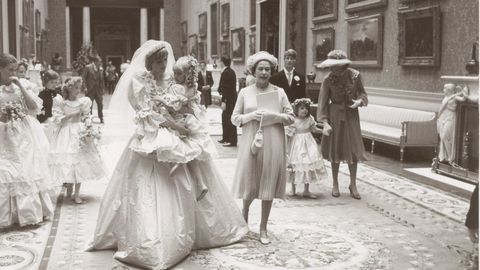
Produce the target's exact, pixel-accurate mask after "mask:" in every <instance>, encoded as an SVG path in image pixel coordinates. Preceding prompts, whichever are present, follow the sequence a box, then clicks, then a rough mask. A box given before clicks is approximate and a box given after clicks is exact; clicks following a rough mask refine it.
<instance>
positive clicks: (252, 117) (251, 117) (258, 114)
mask: <svg viewBox="0 0 480 270" xmlns="http://www.w3.org/2000/svg"><path fill="white" fill-rule="evenodd" d="M262 114H263V111H260V110H256V111H253V112H250V113H246V114H244V115H242V124H246V123H248V122H250V121H260V119H261V118H262Z"/></svg>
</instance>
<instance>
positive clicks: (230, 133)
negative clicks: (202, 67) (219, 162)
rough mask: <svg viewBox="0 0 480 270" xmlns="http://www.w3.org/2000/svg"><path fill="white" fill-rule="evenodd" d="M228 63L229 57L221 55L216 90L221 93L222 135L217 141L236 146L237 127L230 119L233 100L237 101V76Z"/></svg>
mask: <svg viewBox="0 0 480 270" xmlns="http://www.w3.org/2000/svg"><path fill="white" fill-rule="evenodd" d="M230 63H231V59H230V57H228V56H222V58H221V59H220V67H221V68H222V74H221V75H220V83H219V85H218V92H219V93H220V94H221V95H222V110H223V113H222V131H223V136H222V140H220V141H219V142H220V143H224V145H223V146H237V127H236V126H234V125H233V124H232V122H231V121H230V118H231V116H232V113H233V109H234V108H235V102H237V76H236V75H235V71H233V69H231V68H230Z"/></svg>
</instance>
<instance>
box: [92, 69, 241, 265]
mask: <svg viewBox="0 0 480 270" xmlns="http://www.w3.org/2000/svg"><path fill="white" fill-rule="evenodd" d="M144 73H145V72H144ZM139 76H145V74H143V75H142V74H139ZM142 82H143V83H141V81H140V80H138V76H137V77H136V79H134V81H133V84H132V87H129V89H128V90H127V91H128V97H129V102H130V105H131V106H132V108H134V109H135V111H136V113H137V117H136V124H137V129H136V132H135V134H133V136H132V138H131V139H130V142H129V144H128V145H127V147H126V149H125V150H124V152H123V154H122V156H121V157H120V160H119V161H118V163H117V166H116V168H115V170H114V171H113V174H112V177H111V180H110V183H109V185H108V187H107V189H106V191H105V194H104V197H103V199H102V203H101V205H100V210H99V214H98V220H97V225H96V229H95V234H94V239H93V241H92V242H91V243H90V244H89V249H90V250H94V249H116V250H117V251H116V252H115V254H114V257H115V258H116V259H118V260H121V261H123V262H126V263H130V264H133V265H135V266H139V267H143V268H146V269H167V268H170V267H172V266H173V265H175V264H177V263H179V262H180V261H181V260H182V259H184V258H185V257H186V256H188V254H190V252H191V251H192V250H193V249H198V248H211V247H216V246H222V245H228V244H231V243H234V242H236V241H239V240H240V239H241V238H242V237H243V236H244V235H245V234H246V233H247V232H248V227H247V225H246V223H245V221H244V220H243V217H242V215H241V213H240V211H239V210H238V208H237V205H236V203H235V201H234V200H233V198H232V196H231V195H230V194H229V192H228V190H227V188H226V187H225V185H224V183H223V181H222V179H221V177H220V175H219V173H218V171H217V169H216V167H215V165H214V163H213V160H212V159H211V158H207V159H205V160H197V159H195V158H196V157H197V156H198V155H200V154H201V152H202V151H203V150H202V148H201V147H200V146H199V145H196V144H195V143H191V142H192V141H190V140H182V139H180V138H179V137H178V136H177V135H176V134H175V133H174V132H173V131H172V130H170V129H168V128H165V127H161V126H160V125H159V123H160V122H159V121H162V117H163V116H162V115H159V114H157V113H154V112H151V111H149V110H148V108H149V107H150V105H151V104H148V99H149V98H148V97H149V96H150V94H151V90H152V89H151V88H150V87H155V88H156V90H158V91H159V92H162V93H165V90H164V89H162V87H161V86H157V85H150V86H149V85H146V84H145V81H144V80H143V81H142ZM165 87H168V85H166V86H165ZM125 121H129V119H126V120H125ZM147 147H148V148H147ZM148 149H152V150H151V151H150V150H148ZM146 150H148V151H146ZM159 153H162V154H164V155H166V156H168V157H169V159H170V158H179V159H181V158H182V155H184V156H183V161H185V160H189V161H190V162H187V163H180V164H179V165H178V167H177V169H176V170H174V171H173V172H172V171H171V168H172V166H171V164H169V163H168V160H169V159H166V160H165V161H164V158H165V157H164V156H163V155H159ZM197 182H203V183H205V185H206V187H207V188H208V192H207V193H206V195H205V196H204V197H203V198H202V199H201V200H199V201H197V191H196V187H197V185H196V183H197Z"/></svg>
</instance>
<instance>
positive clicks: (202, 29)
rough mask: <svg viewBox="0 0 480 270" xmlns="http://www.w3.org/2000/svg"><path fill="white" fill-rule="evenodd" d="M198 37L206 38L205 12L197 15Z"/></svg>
mask: <svg viewBox="0 0 480 270" xmlns="http://www.w3.org/2000/svg"><path fill="white" fill-rule="evenodd" d="M198 35H199V36H200V37H206V36H207V12H203V13H202V14H200V15H198Z"/></svg>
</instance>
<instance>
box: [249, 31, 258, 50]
mask: <svg viewBox="0 0 480 270" xmlns="http://www.w3.org/2000/svg"><path fill="white" fill-rule="evenodd" d="M256 40H257V34H256V33H251V34H250V35H249V36H248V49H249V51H250V54H251V55H252V54H254V53H255V52H256V49H257V42H256Z"/></svg>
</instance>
